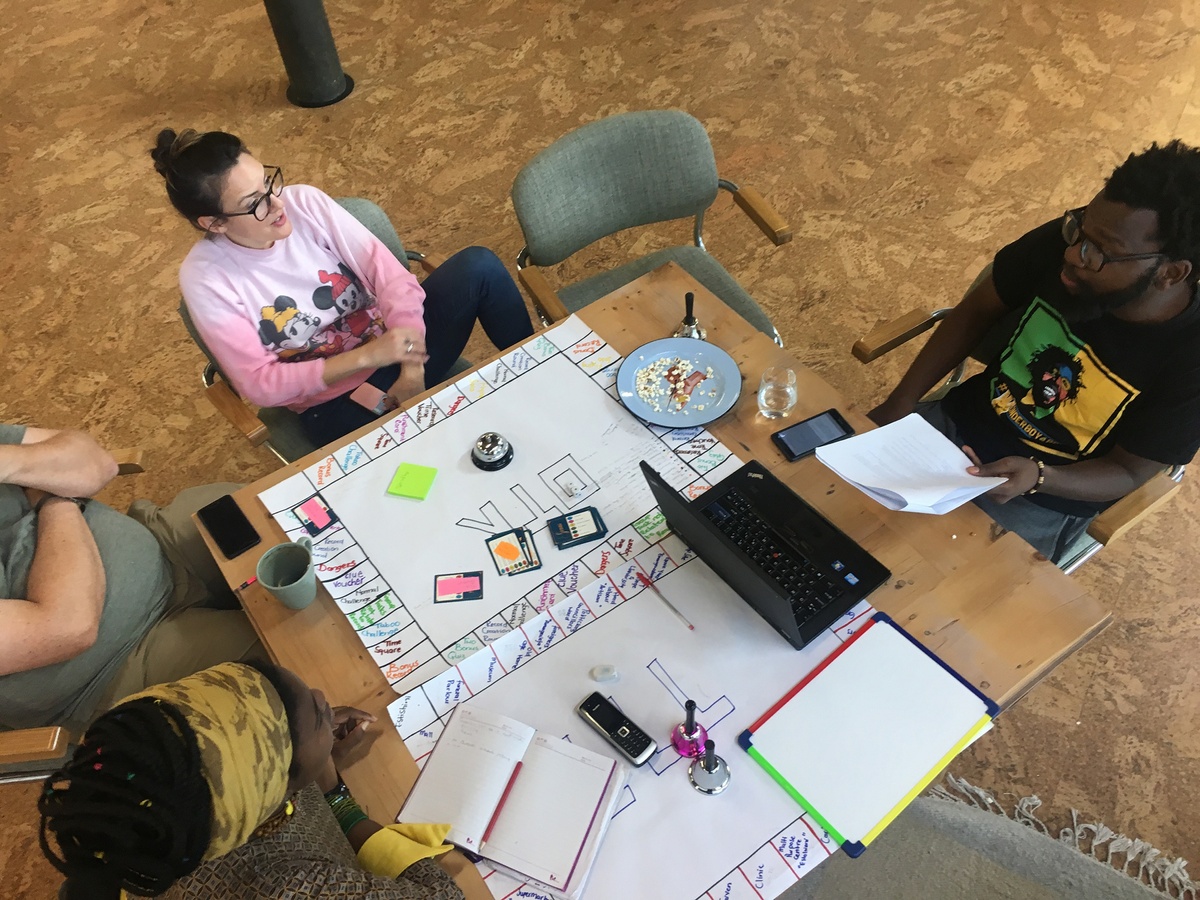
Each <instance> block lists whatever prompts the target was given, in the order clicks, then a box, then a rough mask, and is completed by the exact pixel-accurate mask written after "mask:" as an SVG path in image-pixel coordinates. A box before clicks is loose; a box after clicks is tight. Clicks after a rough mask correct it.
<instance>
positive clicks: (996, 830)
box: [780, 797, 1164, 900]
mask: <svg viewBox="0 0 1200 900" xmlns="http://www.w3.org/2000/svg"><path fill="white" fill-rule="evenodd" d="M1134 871H1136V867H1135V868H1134ZM1163 896H1164V895H1163V894H1159V893H1158V892H1156V891H1153V890H1151V889H1149V888H1147V887H1144V886H1143V885H1141V884H1138V882H1136V881H1134V880H1133V879H1132V878H1130V877H1129V876H1128V875H1124V874H1122V873H1121V872H1118V871H1116V870H1114V869H1113V868H1111V867H1109V866H1105V865H1102V864H1101V863H1098V862H1097V861H1096V860H1094V859H1092V858H1090V857H1088V856H1085V855H1084V854H1082V853H1080V852H1079V851H1077V850H1076V849H1075V848H1074V847H1073V846H1071V845H1069V844H1063V843H1060V842H1059V841H1056V840H1054V839H1053V838H1050V837H1047V836H1046V835H1044V834H1042V833H1041V832H1039V831H1035V830H1034V829H1033V828H1030V827H1028V826H1026V825H1022V824H1020V823H1018V822H1015V821H1013V820H1012V819H1008V818H1005V817H1004V816H1001V815H996V814H994V813H990V812H985V811H984V810H981V809H976V808H974V807H971V806H967V805H964V804H961V803H951V802H948V801H945V800H933V799H930V798H928V797H922V798H919V799H917V800H915V801H913V803H912V805H910V806H909V807H908V809H906V810H905V811H904V812H903V813H901V814H900V816H899V817H897V819H896V821H895V822H893V823H892V824H891V825H889V826H888V827H887V829H886V830H884V832H883V833H882V834H881V835H880V836H879V837H878V839H876V840H875V842H874V843H872V844H871V846H869V847H868V848H867V850H866V852H865V853H863V855H862V856H860V857H859V858H858V859H851V858H850V857H848V856H846V854H844V853H837V854H835V855H834V856H833V858H832V859H828V860H825V861H824V862H822V863H821V864H820V865H819V866H817V867H816V868H815V869H813V870H812V871H811V872H809V873H808V874H807V875H805V876H804V877H803V878H801V879H800V881H799V882H798V883H797V884H796V885H795V886H794V887H792V888H789V889H788V890H787V891H785V892H784V893H783V894H782V895H780V900H862V898H875V897H880V898H883V897H886V898H887V900H963V898H980V900H1083V898H1086V900H1154V898H1162V897H1163Z"/></svg>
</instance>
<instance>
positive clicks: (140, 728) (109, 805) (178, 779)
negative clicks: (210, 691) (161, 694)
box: [38, 697, 212, 900]
mask: <svg viewBox="0 0 1200 900" xmlns="http://www.w3.org/2000/svg"><path fill="white" fill-rule="evenodd" d="M38 812H40V813H41V815H42V822H41V832H40V834H39V840H40V842H41V846H42V852H43V853H45V854H46V858H47V859H48V860H50V862H51V863H52V864H53V865H54V867H55V868H57V869H58V870H59V871H60V872H62V873H63V874H64V875H65V876H66V883H65V884H64V885H63V893H62V895H61V896H62V897H64V898H66V900H75V898H84V897H86V898H90V900H107V898H117V897H118V896H119V895H120V891H121V890H122V889H124V890H125V891H127V892H128V893H130V894H135V895H137V896H141V897H155V896H158V895H159V894H161V893H162V892H163V891H165V890H166V889H167V888H169V887H170V886H171V885H172V884H173V883H174V882H175V881H176V880H178V879H180V878H182V877H183V876H185V875H188V874H190V873H191V872H192V871H194V870H195V869H196V867H197V866H198V865H200V862H201V861H202V860H203V858H204V853H205V851H206V850H207V849H208V845H209V842H210V840H211V837H212V794H211V792H210V790H209V787H208V782H207V781H206V780H205V777H204V771H203V767H202V765H201V759H200V747H199V745H198V744H197V742H196V735H195V733H194V732H193V731H192V729H191V726H189V725H188V723H187V719H185V718H184V716H183V714H182V713H180V712H179V710H178V709H176V708H175V707H174V706H172V705H171V704H170V703H168V702H166V701H157V700H154V699H152V698H148V697H143V698H141V699H138V700H133V701H130V702H129V703H123V704H121V705H119V706H117V707H115V708H113V709H112V710H110V711H109V712H107V713H105V714H104V715H102V716H101V717H100V718H98V719H97V720H96V721H95V722H94V723H92V726H91V727H90V728H89V729H88V730H87V733H86V734H85V735H84V738H83V742H82V743H81V744H80V745H79V747H78V748H76V750H75V753H74V754H73V755H72V757H71V760H70V762H68V763H67V764H66V765H65V766H63V768H61V769H59V771H57V772H55V773H54V774H53V775H51V776H50V777H49V778H47V779H46V781H45V784H44V785H43V789H42V795H41V797H39V798H38ZM48 832H51V833H53V835H54V842H55V843H56V844H57V853H56V852H55V850H54V848H52V847H51V843H50V837H49V834H48Z"/></svg>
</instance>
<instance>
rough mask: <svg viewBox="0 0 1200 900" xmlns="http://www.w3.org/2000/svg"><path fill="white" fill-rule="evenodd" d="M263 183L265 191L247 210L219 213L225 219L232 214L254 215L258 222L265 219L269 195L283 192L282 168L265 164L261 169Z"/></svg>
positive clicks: (277, 194) (269, 202) (230, 217)
mask: <svg viewBox="0 0 1200 900" xmlns="http://www.w3.org/2000/svg"><path fill="white" fill-rule="evenodd" d="M263 183H264V184H265V185H266V186H267V189H266V191H265V192H263V193H262V194H261V195H259V197H258V198H257V199H256V200H255V201H254V205H253V206H251V207H250V208H249V209H248V210H246V211H245V212H235V213H221V215H222V216H224V217H225V218H227V219H232V218H233V217H234V216H254V218H256V219H258V221H260V222H263V221H265V220H266V218H267V215H268V214H269V213H270V211H271V197H272V196H275V197H278V196H279V195H280V194H282V193H283V169H281V168H279V166H266V167H265V168H264V171H263Z"/></svg>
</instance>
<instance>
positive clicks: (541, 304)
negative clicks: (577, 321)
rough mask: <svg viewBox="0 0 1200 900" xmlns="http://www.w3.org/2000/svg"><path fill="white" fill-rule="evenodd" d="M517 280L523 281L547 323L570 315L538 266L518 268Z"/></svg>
mask: <svg viewBox="0 0 1200 900" xmlns="http://www.w3.org/2000/svg"><path fill="white" fill-rule="evenodd" d="M517 280H518V281H520V282H521V287H523V288H525V291H526V292H527V293H528V294H529V297H530V299H531V300H533V306H534V309H536V310H537V313H538V315H539V316H541V318H542V321H543V322H545V323H546V324H547V325H550V324H552V323H554V322H557V321H559V320H560V319H565V318H566V317H567V316H569V315H570V313H569V312H568V311H567V308H566V307H565V306H563V302H562V300H560V299H559V298H558V294H557V293H555V291H554V288H552V287H550V282H549V281H547V280H546V276H545V275H543V274H542V270H541V269H539V268H538V267H537V266H526V267H525V268H524V269H518V270H517Z"/></svg>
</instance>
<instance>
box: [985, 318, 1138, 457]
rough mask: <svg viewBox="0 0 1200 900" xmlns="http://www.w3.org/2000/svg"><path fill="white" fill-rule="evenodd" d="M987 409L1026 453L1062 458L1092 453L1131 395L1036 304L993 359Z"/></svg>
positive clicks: (1084, 346)
mask: <svg viewBox="0 0 1200 900" xmlns="http://www.w3.org/2000/svg"><path fill="white" fill-rule="evenodd" d="M990 387H991V399H992V407H993V409H995V411H996V414H997V415H999V416H1001V417H1002V418H1004V419H1006V420H1007V421H1008V422H1009V424H1011V425H1012V426H1013V427H1014V428H1016V429H1017V431H1018V432H1019V433H1020V436H1021V440H1023V441H1024V442H1025V443H1026V444H1028V445H1029V446H1030V447H1034V448H1036V449H1037V450H1040V451H1042V452H1043V453H1049V454H1052V455H1055V456H1062V457H1065V458H1067V459H1081V458H1084V457H1087V456H1089V455H1091V454H1092V453H1094V452H1095V451H1096V449H1097V448H1098V447H1099V446H1100V444H1101V443H1102V442H1103V441H1104V439H1105V438H1106V437H1108V435H1109V434H1111V433H1112V430H1113V428H1115V427H1116V424H1117V422H1118V421H1120V418H1121V415H1122V414H1123V413H1124V411H1125V410H1126V408H1128V406H1129V404H1130V403H1132V402H1133V400H1134V398H1136V397H1137V395H1138V391H1137V389H1136V388H1134V387H1133V386H1132V385H1131V384H1129V383H1128V382H1126V381H1125V380H1124V379H1122V378H1121V377H1120V376H1118V375H1117V374H1116V373H1114V372H1113V371H1112V370H1111V369H1109V368H1108V367H1107V366H1106V365H1105V364H1104V362H1103V361H1102V360H1101V359H1100V358H1099V357H1098V356H1097V355H1096V353H1095V351H1094V350H1092V348H1091V347H1090V346H1088V345H1087V344H1086V343H1085V342H1084V341H1082V340H1080V338H1079V337H1077V336H1076V335H1075V334H1074V333H1073V332H1072V331H1071V329H1070V328H1069V327H1068V325H1067V323H1066V321H1065V320H1064V319H1063V318H1062V316H1061V314H1060V313H1059V312H1058V311H1057V310H1056V309H1054V308H1053V307H1052V306H1050V305H1049V304H1048V303H1046V302H1045V301H1043V300H1042V299H1041V298H1037V299H1035V300H1034V301H1033V303H1031V304H1030V305H1029V308H1028V309H1027V310H1026V311H1025V315H1024V316H1023V317H1022V318H1021V322H1020V324H1019V325H1017V328H1016V331H1015V332H1014V333H1013V337H1012V340H1010V341H1009V344H1008V347H1007V348H1006V349H1005V351H1004V353H1003V354H1002V355H1001V357H1000V371H999V372H998V373H997V374H996V376H995V377H994V378H993V379H992V383H991V386H990Z"/></svg>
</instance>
